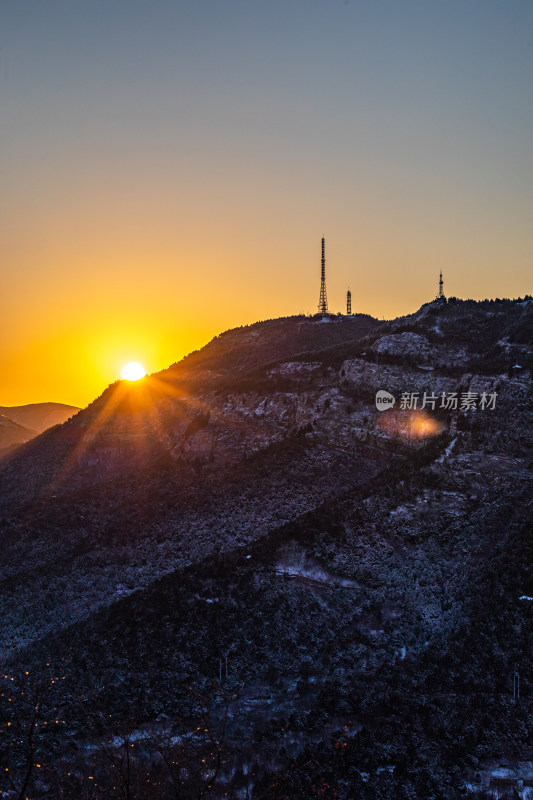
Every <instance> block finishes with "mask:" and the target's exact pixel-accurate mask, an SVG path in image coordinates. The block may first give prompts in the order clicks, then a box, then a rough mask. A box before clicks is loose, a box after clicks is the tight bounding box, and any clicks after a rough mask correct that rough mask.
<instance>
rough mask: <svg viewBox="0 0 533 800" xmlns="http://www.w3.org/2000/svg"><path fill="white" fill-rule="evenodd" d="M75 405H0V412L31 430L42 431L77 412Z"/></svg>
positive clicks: (64, 420)
mask: <svg viewBox="0 0 533 800" xmlns="http://www.w3.org/2000/svg"><path fill="white" fill-rule="evenodd" d="M79 410H80V409H79V408H78V407H77V406H67V405H65V404H64V403H30V404H29V405H25V406H0V414H4V415H5V416H6V417H9V419H12V420H13V422H17V423H18V424H19V425H23V426H24V427H26V428H29V429H30V430H32V431H36V433H35V434H34V435H36V434H37V433H42V432H43V431H45V430H46V429H47V428H51V427H52V426H53V425H60V424H61V423H63V422H66V421H67V419H69V418H70V417H72V416H74V414H77V413H78V411H79Z"/></svg>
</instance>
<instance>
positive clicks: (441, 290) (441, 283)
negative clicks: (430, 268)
mask: <svg viewBox="0 0 533 800" xmlns="http://www.w3.org/2000/svg"><path fill="white" fill-rule="evenodd" d="M444 299H445V298H444V281H443V280H442V270H441V272H440V277H439V293H438V295H437V300H444Z"/></svg>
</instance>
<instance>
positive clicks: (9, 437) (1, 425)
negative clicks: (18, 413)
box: [0, 414, 37, 455]
mask: <svg viewBox="0 0 533 800" xmlns="http://www.w3.org/2000/svg"><path fill="white" fill-rule="evenodd" d="M34 436H37V431H32V430H29V429H28V428H25V427H24V426H23V425H19V424H18V423H16V422H14V421H13V420H11V419H9V418H8V417H6V416H4V414H0V455H1V454H2V452H4V451H6V450H7V449H10V448H12V447H14V446H16V445H19V444H24V442H27V441H29V440H30V439H32V438H33V437H34Z"/></svg>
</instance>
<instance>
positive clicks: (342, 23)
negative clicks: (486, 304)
mask: <svg viewBox="0 0 533 800" xmlns="http://www.w3.org/2000/svg"><path fill="white" fill-rule="evenodd" d="M200 5H201V6H202V11H201V13H200V11H199V10H198V8H199V6H200ZM436 5H437V4H436ZM44 6H46V10H44ZM444 6H445V7H446V13H444V12H442V11H440V10H439V9H438V8H436V7H434V8H432V9H430V8H428V4H424V3H419V2H412V1H411V0H406V2H405V5H403V4H402V9H403V11H402V14H401V15H400V14H399V12H398V10H397V4H395V3H394V2H392V0H384V2H383V4H380V5H379V10H377V4H369V7H368V8H367V7H366V5H365V4H360V3H353V4H350V3H343V2H339V3H336V2H333V0H332V2H331V3H321V2H318V0H306V2H303V0H291V2H286V0H283V2H281V0H269V2H268V3H267V2H258V3H257V4H255V3H254V4H250V3H247V4H243V3H242V2H237V1H236V0H228V2H227V3H225V4H224V13H223V14H222V11H221V5H220V4H219V3H218V4H217V3H215V2H214V0H206V2H205V3H202V4H198V3H194V2H192V0H190V2H189V1H188V0H183V2H182V3H180V4H175V3H171V2H168V1H167V0H155V2H151V3H148V2H142V1H141V0H128V2H125V0H116V2H114V3H113V4H112V5H110V4H109V3H105V2H103V0H94V2H91V3H88V4H86V5H84V4H81V5H79V4H74V5H73V4H70V3H66V2H63V1H62V0H50V2H47V3H46V4H44V5H43V4H40V3H36V2H31V1H30V0H20V3H19V2H17V3H16V4H15V3H12V4H3V5H2V7H1V9H0V30H1V31H4V33H3V34H2V36H3V37H4V38H3V40H2V41H1V42H0V44H1V45H2V47H1V53H2V55H1V56H0V88H1V90H2V97H3V107H4V117H3V120H2V123H1V131H0V132H1V134H2V139H1V140H2V145H1V148H0V159H1V162H0V167H1V174H2V183H1V188H0V247H1V256H2V265H3V266H2V293H1V297H0V310H1V317H0V404H3V405H15V404H22V403H28V402H39V401H49V400H52V401H59V402H65V403H72V404H76V405H85V404H87V403H88V402H90V401H91V400H92V399H93V398H94V397H95V396H97V395H98V394H100V393H101V391H102V390H103V389H104V388H105V387H106V386H107V384H108V383H110V382H112V381H113V380H115V379H116V378H117V377H119V375H120V369H121V367H122V365H123V364H124V363H126V362H127V361H130V360H135V361H140V362H141V363H143V364H144V365H145V367H146V368H147V370H148V371H156V370H159V369H162V368H164V367H165V366H167V365H168V364H170V363H172V362H173V361H176V360H178V359H179V358H181V357H182V356H183V355H185V354H186V353H188V352H189V351H190V350H192V349H196V348H198V347H200V346H201V345H203V344H205V343H206V342H207V341H208V340H209V339H210V338H211V337H212V336H213V335H215V334H217V333H220V332H221V331H223V330H225V329H227V328H230V327H235V326H237V325H241V324H246V323H250V322H254V321H256V320H258V319H267V318H271V317H277V316H283V315H288V314H293V313H300V312H302V311H303V312H307V313H309V312H314V311H315V310H316V305H317V302H318V294H319V276H320V237H321V236H322V235H324V236H325V237H326V258H327V288H328V299H329V304H330V308H331V309H332V310H334V311H341V310H344V308H345V296H346V289H347V288H348V286H350V288H351V291H352V306H353V309H354V311H361V312H365V313H370V314H373V315H374V316H377V317H380V318H382V317H383V318H390V317H394V316H398V315H400V314H403V313H408V312H411V311H413V310H415V309H416V308H418V307H419V306H420V305H421V304H422V303H423V302H425V301H427V300H429V299H432V297H433V296H434V295H435V293H436V290H437V281H438V273H439V270H440V269H442V270H443V272H444V279H445V291H446V293H447V294H450V295H451V294H455V295H457V296H460V297H473V298H477V299H480V298H483V297H487V296H488V297H497V296H510V297H513V296H521V295H524V294H526V293H528V292H529V293H530V292H531V289H532V287H531V282H530V275H531V263H532V256H533V234H532V227H531V218H532V211H533V191H532V186H533V160H532V151H531V146H530V145H531V141H532V140H533V112H532V110H531V109H532V108H533V102H532V97H531V93H532V90H531V82H530V81H529V79H528V76H529V75H530V74H531V72H532V67H533V64H532V60H533V59H532V45H531V42H532V41H533V38H532V35H531V33H532V30H533V24H532V23H533V12H532V7H531V6H530V5H528V4H524V3H521V2H518V0H517V2H516V3H515V2H514V0H511V2H510V3H509V4H508V5H507V4H506V7H505V9H504V8H503V7H502V6H501V5H500V4H498V3H493V2H491V0H484V2H473V3H472V5H471V6H469V7H468V9H466V8H465V5H464V3H463V2H459V1H457V2H455V0H449V3H446V4H442V7H444ZM154 8H155V9H157V11H158V13H157V14H154V13H153V11H154Z"/></svg>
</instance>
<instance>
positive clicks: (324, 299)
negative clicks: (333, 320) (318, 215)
mask: <svg viewBox="0 0 533 800" xmlns="http://www.w3.org/2000/svg"><path fill="white" fill-rule="evenodd" d="M318 311H319V313H320V314H327V313H328V296H327V293H326V240H325V239H324V237H322V261H321V279H320V299H319V301H318Z"/></svg>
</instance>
